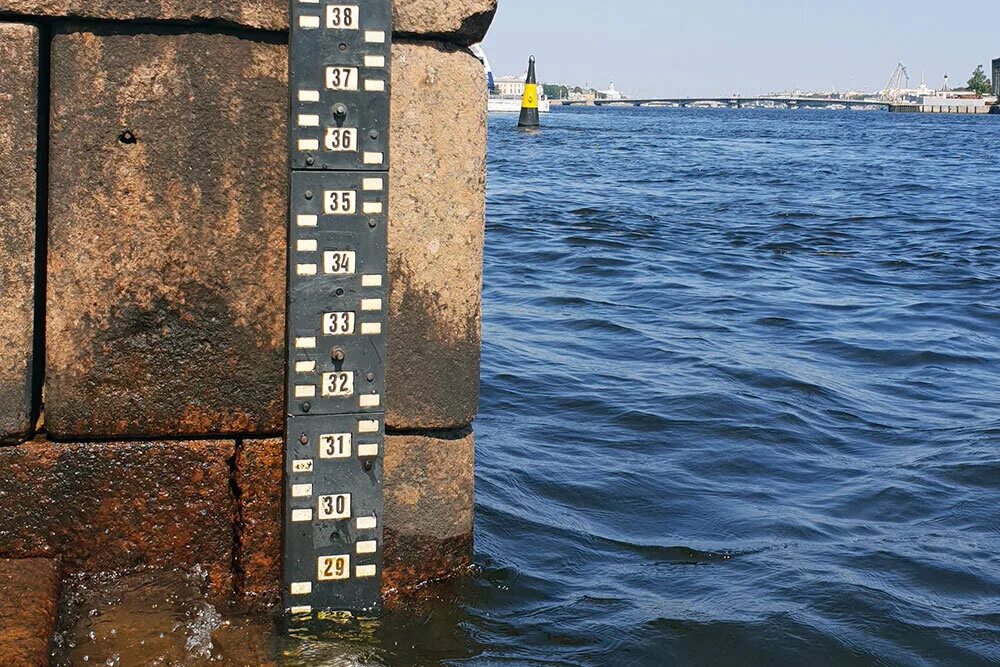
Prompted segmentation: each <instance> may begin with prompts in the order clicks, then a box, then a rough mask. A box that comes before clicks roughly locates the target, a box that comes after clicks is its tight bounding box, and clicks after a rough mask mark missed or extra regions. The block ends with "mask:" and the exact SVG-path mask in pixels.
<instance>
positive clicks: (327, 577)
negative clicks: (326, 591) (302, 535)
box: [316, 556, 351, 581]
mask: <svg viewBox="0 0 1000 667" xmlns="http://www.w3.org/2000/svg"><path fill="white" fill-rule="evenodd" d="M350 578H351V557H350V556H320V557H319V565H318V568H317V570H316V579H317V580H318V581H337V580H338V579H350Z"/></svg>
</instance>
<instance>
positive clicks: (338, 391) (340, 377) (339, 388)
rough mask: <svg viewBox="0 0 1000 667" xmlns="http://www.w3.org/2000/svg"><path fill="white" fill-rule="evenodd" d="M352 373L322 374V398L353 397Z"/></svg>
mask: <svg viewBox="0 0 1000 667" xmlns="http://www.w3.org/2000/svg"><path fill="white" fill-rule="evenodd" d="M353 395H354V372H353V371H345V372H343V373H323V396H326V397H331V396H353Z"/></svg>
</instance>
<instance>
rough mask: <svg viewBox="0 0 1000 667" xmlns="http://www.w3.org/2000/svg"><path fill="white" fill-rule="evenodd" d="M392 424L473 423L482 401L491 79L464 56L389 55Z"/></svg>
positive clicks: (408, 51) (440, 52)
mask: <svg viewBox="0 0 1000 667" xmlns="http://www.w3.org/2000/svg"><path fill="white" fill-rule="evenodd" d="M392 62H393V72H392V85H393V99H392V105H393V106H392V133H391V137H390V139H391V141H390V144H391V149H390V156H391V157H390V159H391V161H392V164H391V168H390V171H391V178H390V194H389V215H390V218H389V290H390V295H389V353H388V354H389V357H388V362H387V363H388V368H387V375H386V379H387V382H388V387H387V390H386V411H387V413H386V424H388V426H389V427H390V428H397V429H403V428H405V429H437V428H455V427H461V426H465V425H466V424H469V423H470V422H471V421H472V420H473V418H474V417H475V415H476V411H477V409H478V405H479V355H480V346H481V302H482V298H481V295H482V267H483V236H484V220H485V207H486V199H485V190H486V81H485V75H484V74H483V69H482V66H481V65H480V64H479V61H478V60H476V59H475V58H473V57H472V56H471V55H469V54H468V53H466V52H460V51H456V50H454V49H450V48H448V47H446V46H445V45H443V44H441V45H438V47H437V48H433V47H430V46H426V45H423V44H398V45H397V46H396V48H395V49H393V56H392Z"/></svg>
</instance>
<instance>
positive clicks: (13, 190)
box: [0, 23, 38, 445]
mask: <svg viewBox="0 0 1000 667" xmlns="http://www.w3.org/2000/svg"><path fill="white" fill-rule="evenodd" d="M0 81H2V82H3V83H2V85H0V313H3V317H2V318H0V445H3V444H14V443H16V442H19V441H21V440H24V439H25V438H26V437H27V436H28V434H29V431H30V429H31V393H32V388H31V387H32V372H33V369H32V363H31V356H32V346H33V335H34V313H35V308H34V298H35V179H36V163H35V162H36V151H37V134H38V123H37V114H38V29H37V28H35V27H34V26H28V25H20V24H13V23H0Z"/></svg>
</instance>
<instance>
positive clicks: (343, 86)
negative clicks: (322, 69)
mask: <svg viewBox="0 0 1000 667" xmlns="http://www.w3.org/2000/svg"><path fill="white" fill-rule="evenodd" d="M326 87H327V89H329V90H357V89H358V68H357V67H337V66H333V67H327V68H326Z"/></svg>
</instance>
